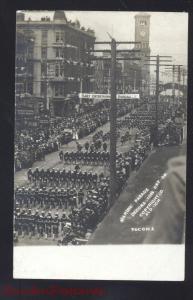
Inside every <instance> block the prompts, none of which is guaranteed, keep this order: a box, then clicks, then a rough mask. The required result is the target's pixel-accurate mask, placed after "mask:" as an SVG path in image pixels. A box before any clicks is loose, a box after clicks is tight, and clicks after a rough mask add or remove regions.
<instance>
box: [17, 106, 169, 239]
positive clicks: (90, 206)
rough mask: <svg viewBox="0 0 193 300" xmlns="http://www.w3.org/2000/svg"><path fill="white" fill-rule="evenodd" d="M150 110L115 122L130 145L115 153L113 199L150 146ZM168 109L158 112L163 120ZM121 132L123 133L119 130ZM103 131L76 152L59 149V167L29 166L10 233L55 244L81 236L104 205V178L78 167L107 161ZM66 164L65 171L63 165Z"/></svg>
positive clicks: (103, 211)
mask: <svg viewBox="0 0 193 300" xmlns="http://www.w3.org/2000/svg"><path fill="white" fill-rule="evenodd" d="M153 116H154V113H152V112H147V111H146V108H145V106H144V107H141V108H140V109H139V110H138V111H136V112H134V113H132V114H131V115H130V116H129V118H127V117H126V118H124V119H122V120H120V121H119V122H118V132H117V138H118V139H120V141H121V144H126V143H127V142H128V143H129V144H130V145H131V143H130V142H131V139H132V138H133V136H132V135H133V132H134V140H133V144H132V146H131V147H130V148H128V149H129V150H127V151H126V152H125V153H121V152H117V155H116V165H117V197H118V195H119V194H120V193H121V191H122V189H123V188H124V185H125V183H126V180H127V179H128V178H129V176H130V173H131V171H135V170H138V169H139V168H140V166H141V165H142V163H143V161H144V160H145V159H146V158H147V156H148V153H149V152H150V151H151V149H152V140H151V130H150V129H151V126H152V124H154V118H153ZM167 118H168V113H167V114H166V113H163V114H162V115H161V122H162V123H163V124H164V123H165V122H166V120H167ZM123 128H125V129H126V132H125V133H124V134H123V132H122V129H123ZM108 141H109V132H107V133H103V131H102V130H100V131H98V132H97V133H95V134H94V135H93V139H92V142H90V143H89V142H86V143H85V144H84V145H81V144H80V143H79V142H77V151H72V152H63V151H60V152H59V158H60V160H61V162H62V163H63V164H64V168H63V169H62V170H56V169H54V168H52V169H38V168H36V169H35V170H31V169H29V170H28V172H27V176H28V182H29V186H27V187H22V188H16V191H15V216H14V232H15V241H16V240H17V239H18V238H22V237H25V236H28V237H29V238H33V237H35V238H39V239H54V240H58V244H69V243H71V244H77V243H78V240H79V239H85V240H86V238H87V234H88V233H89V232H92V231H93V230H94V229H95V228H96V226H97V224H98V223H99V222H100V221H101V220H102V219H103V217H104V216H105V215H106V213H107V211H108V209H109V204H108V199H109V176H106V175H105V174H104V173H100V174H97V173H96V172H95V173H93V172H89V171H84V170H83V166H85V165H87V166H89V165H90V166H93V169H94V168H95V167H97V166H107V167H108V165H109V158H110V154H109V151H108V145H107V144H108ZM66 165H70V166H71V170H69V169H67V168H66Z"/></svg>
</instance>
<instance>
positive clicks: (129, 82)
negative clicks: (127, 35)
mask: <svg viewBox="0 0 193 300" xmlns="http://www.w3.org/2000/svg"><path fill="white" fill-rule="evenodd" d="M149 36H150V15H149V14H146V13H139V14H137V15H136V16H135V42H140V44H136V45H135V46H134V47H133V50H140V52H133V53H132V52H130V53H126V52H123V53H119V54H117V56H119V57H120V56H121V57H123V58H124V60H123V61H121V60H120V61H117V92H119V93H133V92H139V93H140V94H142V95H149V92H150V87H149V83H150V70H149V66H146V65H145V60H146V59H147V58H146V56H149V55H150V47H149ZM105 56H106V54H103V58H104V57H105ZM127 58H128V60H126V59H127ZM129 58H130V60H129ZM134 58H140V60H134ZM95 81H96V85H95V89H96V90H98V92H102V93H107V92H108V91H109V90H110V60H108V61H103V60H101V61H97V62H96V63H95Z"/></svg>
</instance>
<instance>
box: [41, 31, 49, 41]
mask: <svg viewBox="0 0 193 300" xmlns="http://www.w3.org/2000/svg"><path fill="white" fill-rule="evenodd" d="M47 40H48V31H47V30H42V44H47Z"/></svg>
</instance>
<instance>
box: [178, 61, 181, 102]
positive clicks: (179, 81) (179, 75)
mask: <svg viewBox="0 0 193 300" xmlns="http://www.w3.org/2000/svg"><path fill="white" fill-rule="evenodd" d="M180 83H181V66H180V65H178V105H179V104H180Z"/></svg>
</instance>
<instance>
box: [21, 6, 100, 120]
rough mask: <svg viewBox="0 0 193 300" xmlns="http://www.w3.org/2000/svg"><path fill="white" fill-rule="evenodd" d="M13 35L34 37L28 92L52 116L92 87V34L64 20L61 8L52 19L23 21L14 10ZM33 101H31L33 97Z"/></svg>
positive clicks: (70, 107) (67, 108)
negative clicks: (15, 17)
mask: <svg viewBox="0 0 193 300" xmlns="http://www.w3.org/2000/svg"><path fill="white" fill-rule="evenodd" d="M16 25H17V36H16V39H17V40H18V39H19V32H20V31H21V30H22V31H23V32H24V34H25V36H30V35H31V34H32V35H33V37H34V44H33V51H32V53H33V55H32V57H31V58H28V62H27V64H28V65H30V66H32V69H33V71H32V73H33V75H32V78H31V81H30V84H31V88H30V92H31V94H32V95H33V98H34V99H38V101H39V102H40V103H43V105H44V108H45V109H47V110H49V111H50V112H51V115H53V116H63V115H66V114H67V113H68V112H69V111H70V110H71V109H73V108H74V107H75V106H76V105H77V104H78V101H79V99H78V93H79V92H81V91H82V92H91V91H92V90H93V77H92V76H93V73H94V66H93V64H92V62H91V61H90V59H89V54H88V51H89V50H90V49H93V48H94V42H95V35H94V31H93V30H91V29H87V30H86V29H85V28H84V27H81V25H80V23H79V21H78V20H77V21H76V22H74V23H73V22H71V21H68V20H67V18H66V15H65V13H64V11H55V12H54V17H53V20H51V19H50V18H49V17H43V18H41V20H40V21H32V20H31V19H28V20H25V16H24V13H17V24H16ZM34 101H35V100H34Z"/></svg>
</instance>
